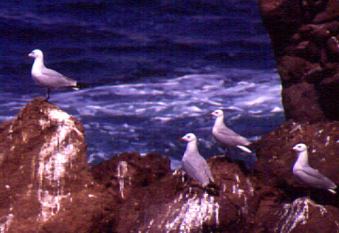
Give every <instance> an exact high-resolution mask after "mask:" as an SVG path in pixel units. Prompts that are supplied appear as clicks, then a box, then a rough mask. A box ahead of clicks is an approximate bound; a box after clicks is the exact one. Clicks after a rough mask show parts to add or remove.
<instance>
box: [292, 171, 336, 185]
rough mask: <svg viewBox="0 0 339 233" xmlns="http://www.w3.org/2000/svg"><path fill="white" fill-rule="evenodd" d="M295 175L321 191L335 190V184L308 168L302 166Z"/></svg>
mask: <svg viewBox="0 0 339 233" xmlns="http://www.w3.org/2000/svg"><path fill="white" fill-rule="evenodd" d="M296 173H297V176H298V177H299V178H300V179H302V180H303V181H304V182H305V183H308V184H309V185H311V186H313V187H316V188H323V189H330V188H336V184H335V183H334V182H333V181H331V180H330V179H329V178H327V177H326V176H324V175H323V174H321V173H320V172H319V171H318V170H317V169H314V168H312V167H310V166H304V167H303V168H302V169H298V170H297V171H296Z"/></svg>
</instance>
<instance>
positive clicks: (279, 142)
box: [257, 121, 339, 207]
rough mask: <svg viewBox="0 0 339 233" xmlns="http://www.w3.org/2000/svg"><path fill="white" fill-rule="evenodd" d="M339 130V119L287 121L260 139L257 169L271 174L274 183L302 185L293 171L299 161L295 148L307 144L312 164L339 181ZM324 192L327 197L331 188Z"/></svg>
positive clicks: (265, 173)
mask: <svg viewBox="0 0 339 233" xmlns="http://www.w3.org/2000/svg"><path fill="white" fill-rule="evenodd" d="M338 130H339V123H338V122H329V123H316V124H300V123H294V122H291V121H290V122H287V123H284V124H282V125H281V126H280V127H279V128H278V129H277V130H275V131H273V132H271V133H270V134H268V135H266V136H265V137H263V138H262V139H261V141H259V142H258V143H259V150H258V151H257V156H258V157H259V159H258V162H257V169H258V171H259V172H260V173H261V174H262V175H264V176H269V177H270V182H272V184H273V185H274V186H281V185H283V186H284V187H285V185H287V186H289V187H290V188H291V187H299V186H302V185H301V183H299V182H298V181H297V180H296V179H295V177H294V176H293V174H292V167H293V165H294V162H295V161H296V154H295V152H294V151H293V150H292V147H293V146H294V145H296V144H298V143H305V144H306V145H308V149H309V150H308V152H309V163H310V165H311V166H313V167H315V168H317V169H318V170H319V171H321V173H323V174H324V175H326V176H328V177H329V178H330V179H332V180H333V181H334V182H335V183H339V177H338V176H337V173H338V167H339V159H338V151H339V145H338V143H337V140H338V139H339V136H338ZM322 193H323V195H325V196H327V191H325V192H322ZM330 197H331V195H330ZM338 205H339V202H338V203H336V206H337V207H338Z"/></svg>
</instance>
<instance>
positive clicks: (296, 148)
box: [293, 143, 307, 152]
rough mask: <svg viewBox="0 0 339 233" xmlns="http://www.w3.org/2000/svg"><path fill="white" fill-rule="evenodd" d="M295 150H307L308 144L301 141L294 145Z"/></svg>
mask: <svg viewBox="0 0 339 233" xmlns="http://www.w3.org/2000/svg"><path fill="white" fill-rule="evenodd" d="M293 150H294V151H297V152H303V151H307V146H306V145H305V144H304V143H299V144H297V145H295V146H294V147H293Z"/></svg>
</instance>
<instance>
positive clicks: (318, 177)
mask: <svg viewBox="0 0 339 233" xmlns="http://www.w3.org/2000/svg"><path fill="white" fill-rule="evenodd" d="M293 150H294V151H296V152H297V155H298V158H297V161H296V162H295V164H294V166H293V174H294V175H295V176H296V177H298V178H299V179H300V180H301V181H302V182H304V183H305V184H307V185H309V186H311V187H314V188H318V189H326V190H328V191H329V192H331V193H333V194H336V191H335V189H336V188H337V185H336V184H335V183H334V182H333V181H332V180H330V179H329V178H327V177H326V176H324V175H323V174H321V173H320V172H319V171H318V170H317V169H314V168H312V167H310V165H309V164H308V154H307V146H306V145H305V144H303V143H299V144H297V145H295V146H294V147H293Z"/></svg>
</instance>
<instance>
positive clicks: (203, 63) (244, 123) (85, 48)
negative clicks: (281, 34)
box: [0, 0, 283, 161]
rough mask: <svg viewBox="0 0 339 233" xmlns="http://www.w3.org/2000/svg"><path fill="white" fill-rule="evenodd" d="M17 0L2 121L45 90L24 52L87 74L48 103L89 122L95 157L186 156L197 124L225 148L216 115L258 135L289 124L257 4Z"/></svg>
mask: <svg viewBox="0 0 339 233" xmlns="http://www.w3.org/2000/svg"><path fill="white" fill-rule="evenodd" d="M109 2H110V1H70V0H68V1H66V0H64V1H58V2H51V1H10V2H4V1H2V2H1V3H0V32H1V33H0V53H1V54H0V55H1V56H0V79H1V86H0V121H4V120H7V119H10V118H11V117H13V116H14V115H15V114H17V112H18V111H19V109H20V108H21V107H22V106H23V105H24V104H26V103H27V102H28V101H30V100H31V99H32V98H34V97H36V96H39V95H43V94H44V90H42V89H41V88H39V87H37V86H36V85H35V84H34V83H33V82H32V79H31V77H30V69H31V65H32V62H33V61H32V60H30V59H29V58H28V57H27V54H28V53H29V52H30V51H31V50H33V49H37V48H39V49H41V50H42V51H43V52H44V54H45V63H46V65H47V66H48V67H49V68H53V69H55V70H58V71H59V72H61V73H63V74H65V75H67V76H69V77H71V78H74V79H76V80H78V81H81V82H87V83H91V84H92V86H91V87H90V88H88V89H84V90H80V91H62V92H60V91H58V92H54V93H52V98H51V102H52V103H55V104H57V105H58V106H60V107H61V108H62V109H64V110H66V111H68V112H69V113H70V114H73V115H75V116H77V117H78V118H80V119H81V120H82V122H83V123H84V126H85V129H86V135H87V142H88V144H89V153H90V160H91V161H92V160H95V159H98V158H100V157H104V158H108V157H110V156H112V155H114V154H116V153H120V152H123V151H139V152H142V153H146V152H151V151H156V152H160V153H162V154H165V155H168V156H170V157H171V158H174V159H179V158H181V156H182V153H183V150H184V146H185V145H182V144H180V143H179V142H177V138H179V137H180V136H182V135H184V134H185V133H187V132H194V133H196V134H197V135H198V137H199V138H200V139H201V140H200V142H201V143H200V149H201V151H202V153H203V154H204V155H205V156H206V157H207V156H210V155H213V154H215V153H217V147H216V146H215V143H214V142H213V141H212V140H211V135H210V134H211V127H212V124H213V119H211V118H209V117H207V116H206V115H207V114H208V113H209V112H211V111H213V110H215V109H218V108H223V109H228V110H227V112H226V116H227V119H226V123H227V124H229V125H230V126H231V127H232V128H233V129H235V130H236V131H238V132H240V133H242V134H244V135H245V136H248V137H252V138H256V137H258V136H260V135H262V134H264V133H266V132H268V131H270V130H271V129H273V128H274V127H276V126H277V125H278V124H279V123H280V122H281V121H282V120H283V112H282V109H281V103H280V82H279V80H278V76H277V74H276V71H275V69H274V67H275V64H274V61H273V56H272V51H271V48H270V44H269V39H268V36H267V34H266V32H265V30H264V28H263V25H262V22H261V19H260V16H259V12H258V8H257V5H256V1H254V0H248V1H235V0H225V1H214V3H211V2H212V1H207V0H206V1H112V2H114V3H109Z"/></svg>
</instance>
